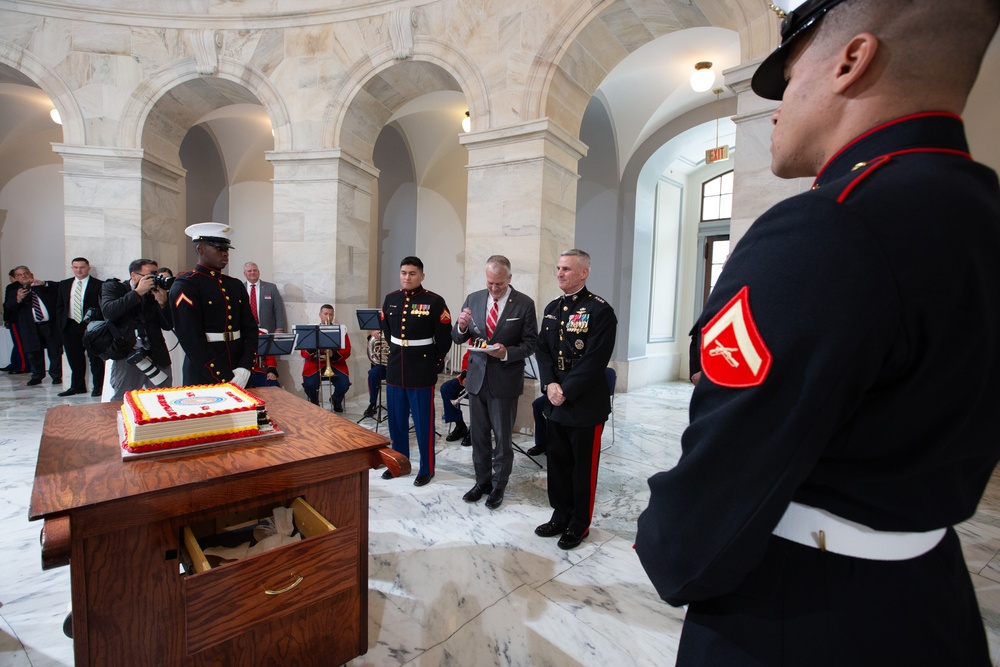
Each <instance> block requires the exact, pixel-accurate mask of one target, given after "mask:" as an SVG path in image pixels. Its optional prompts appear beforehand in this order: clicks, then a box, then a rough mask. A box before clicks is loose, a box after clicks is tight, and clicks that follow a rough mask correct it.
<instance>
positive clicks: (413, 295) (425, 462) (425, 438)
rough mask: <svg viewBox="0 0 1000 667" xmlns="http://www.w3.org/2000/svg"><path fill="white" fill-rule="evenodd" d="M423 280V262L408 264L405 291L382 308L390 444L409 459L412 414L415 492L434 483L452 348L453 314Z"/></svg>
mask: <svg viewBox="0 0 1000 667" xmlns="http://www.w3.org/2000/svg"><path fill="white" fill-rule="evenodd" d="M404 274H406V275H404ZM423 278H424V273H423V263H422V262H421V261H420V259H418V258H416V257H406V258H404V259H403V261H402V262H401V264H400V284H401V285H402V286H403V289H401V290H397V291H395V292H390V293H389V294H387V295H386V297H385V301H384V302H383V303H382V334H383V336H385V339H386V340H388V341H389V360H388V363H387V365H386V379H385V386H386V402H387V403H388V406H387V414H388V420H389V438H390V439H391V440H392V448H393V449H394V450H396V451H397V452H399V453H400V454H402V455H403V456H405V457H407V458H409V456H410V430H409V419H408V416H409V415H410V414H412V415H413V430H414V432H415V434H416V437H417V447H418V449H419V451H420V468H419V470H418V472H417V476H416V478H415V479H414V481H413V483H414V485H415V486H423V485H424V484H426V483H427V482H429V481H430V480H431V478H433V477H434V446H433V443H434V386H435V385H436V384H437V375H438V371H439V369H440V368H441V365H442V361H443V359H444V357H445V355H447V354H448V350H449V349H450V348H451V313H449V312H448V306H447V305H446V304H445V302H444V299H443V298H442V297H441V296H440V295H438V294H435V293H434V292H431V291H429V290H426V289H424V287H423ZM382 477H383V479H391V478H392V474H391V473H390V472H389V471H388V470H386V471H385V472H384V473H382Z"/></svg>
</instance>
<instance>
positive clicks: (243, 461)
mask: <svg viewBox="0 0 1000 667" xmlns="http://www.w3.org/2000/svg"><path fill="white" fill-rule="evenodd" d="M254 392H255V393H257V394H258V395H259V396H260V397H261V398H263V399H264V400H265V401H266V402H267V407H268V413H269V414H270V416H271V417H272V419H274V421H275V422H276V423H277V424H278V426H279V427H280V428H281V429H282V430H283V431H285V435H282V436H277V437H274V438H269V439H263V440H257V441H251V442H243V443H230V444H228V445H224V446H219V447H215V448H212V449H208V450H195V451H191V452H187V453H174V454H169V455H166V456H163V457H154V458H141V459H133V460H129V461H122V457H121V449H120V446H119V444H118V442H117V434H116V428H115V413H116V412H117V410H118V409H120V407H121V404H120V403H101V404H90V405H82V406H65V405H64V406H58V407H54V408H51V409H50V410H49V411H48V412H47V413H46V416H45V426H44V429H43V431H42V441H41V446H40V448H39V451H38V465H37V468H36V470H35V484H34V488H33V490H32V494H31V506H30V509H29V518H30V519H32V520H34V519H45V520H46V528H45V529H44V530H43V562H44V561H45V559H46V552H47V551H48V552H49V554H50V555H51V553H52V552H53V550H56V551H57V550H58V547H59V542H60V541H61V540H65V539H66V536H65V535H62V536H60V532H61V531H60V530H56V529H62V532H64V531H65V529H66V528H67V527H68V540H67V542H68V544H69V555H70V576H71V582H72V597H73V636H74V639H73V641H74V649H75V654H76V655H75V657H76V664H77V665H78V667H79V666H83V665H100V666H101V667H105V666H112V665H129V666H130V667H131V666H134V665H214V664H225V665H229V664H240V665H257V664H281V665H334V664H342V663H344V662H346V661H348V660H350V659H351V658H354V657H355V656H357V655H361V654H363V653H366V652H367V650H368V633H367V628H368V625H367V615H368V604H367V597H368V596H367V591H368V582H367V579H368V553H367V552H368V470H369V469H371V468H375V467H379V466H381V465H383V464H385V465H388V466H389V467H390V469H393V470H394V472H397V473H401V474H405V473H408V472H409V468H410V465H409V461H408V460H407V459H405V458H403V457H402V456H400V455H399V454H397V453H395V452H393V451H392V450H391V449H389V448H388V444H389V442H388V440H387V439H386V438H384V437H383V436H380V435H378V434H376V433H373V432H371V431H368V430H367V429H364V428H362V427H360V426H357V425H355V424H354V423H352V422H350V421H348V420H345V419H343V418H341V417H339V416H337V415H334V414H331V413H329V412H327V411H326V410H323V409H321V408H319V407H317V406H314V405H312V404H310V403H308V402H306V401H304V400H302V399H300V398H297V397H295V396H293V395H292V394H289V393H288V392H286V391H284V390H282V389H279V388H264V389H255V390H254ZM299 496H301V497H303V498H305V500H306V501H307V503H308V504H309V505H311V506H312V507H313V508H315V509H316V511H317V512H318V513H319V514H321V515H322V516H324V517H325V518H326V519H328V520H329V521H330V522H331V523H333V525H334V526H335V527H336V530H333V531H331V532H328V533H325V534H323V535H320V536H317V537H311V538H309V539H306V540H303V541H301V542H298V543H296V544H292V545H287V546H283V547H280V548H278V549H275V550H273V551H269V552H267V553H264V554H261V555H259V556H255V557H253V558H249V559H246V560H243V561H239V562H237V563H235V564H231V565H225V566H222V567H216V568H215V569H213V570H210V571H208V572H203V573H200V574H192V575H189V574H183V573H182V572H181V567H180V562H181V554H182V549H183V546H182V538H181V534H182V531H183V527H184V526H188V525H193V524H197V523H199V522H201V523H204V522H206V520H211V519H213V518H215V517H220V516H225V515H230V514H233V513H236V512H242V511H247V510H253V509H258V508H259V509H262V510H264V509H266V508H267V507H273V506H275V505H278V504H287V502H288V501H290V500H292V499H294V498H296V497H299ZM67 523H68V526H67ZM50 529H51V530H50ZM46 532H48V533H51V534H52V535H50V536H49V539H48V540H47V539H46V536H45V533H46ZM53 535H55V536H54V537H53ZM46 541H48V542H49V544H48V546H46ZM296 580H298V583H296V585H295V586H290V585H291V584H292V583H293V582H295V581H296ZM285 589H288V590H287V592H284V593H281V594H278V595H274V594H265V593H264V591H265V590H270V592H271V593H274V591H276V590H277V591H282V590H285Z"/></svg>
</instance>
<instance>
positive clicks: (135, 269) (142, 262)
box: [128, 259, 159, 275]
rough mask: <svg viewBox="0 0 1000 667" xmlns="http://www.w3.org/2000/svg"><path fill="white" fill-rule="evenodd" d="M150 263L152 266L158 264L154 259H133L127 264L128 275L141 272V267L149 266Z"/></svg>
mask: <svg viewBox="0 0 1000 667" xmlns="http://www.w3.org/2000/svg"><path fill="white" fill-rule="evenodd" d="M150 264H152V265H153V266H159V265H158V264H157V263H156V260H155V259H137V260H135V261H133V262H132V263H131V264H129V265H128V272H129V275H132V274H133V273H142V267H144V266H149V265H150Z"/></svg>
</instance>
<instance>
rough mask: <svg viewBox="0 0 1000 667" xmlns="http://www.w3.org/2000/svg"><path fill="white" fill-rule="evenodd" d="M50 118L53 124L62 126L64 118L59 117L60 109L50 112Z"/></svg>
mask: <svg viewBox="0 0 1000 667" xmlns="http://www.w3.org/2000/svg"><path fill="white" fill-rule="evenodd" d="M49 118H51V119H52V122H53V123H55V124H56V125H62V117H61V116H60V115H59V109H53V110H52V111H50V112H49Z"/></svg>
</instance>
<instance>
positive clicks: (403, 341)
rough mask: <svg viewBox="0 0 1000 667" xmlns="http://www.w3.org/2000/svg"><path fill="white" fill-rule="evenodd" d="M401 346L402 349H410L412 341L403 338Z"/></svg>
mask: <svg viewBox="0 0 1000 667" xmlns="http://www.w3.org/2000/svg"><path fill="white" fill-rule="evenodd" d="M399 346H400V347H409V346H410V341H408V340H407V339H405V338H401V339H400V341H399Z"/></svg>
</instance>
